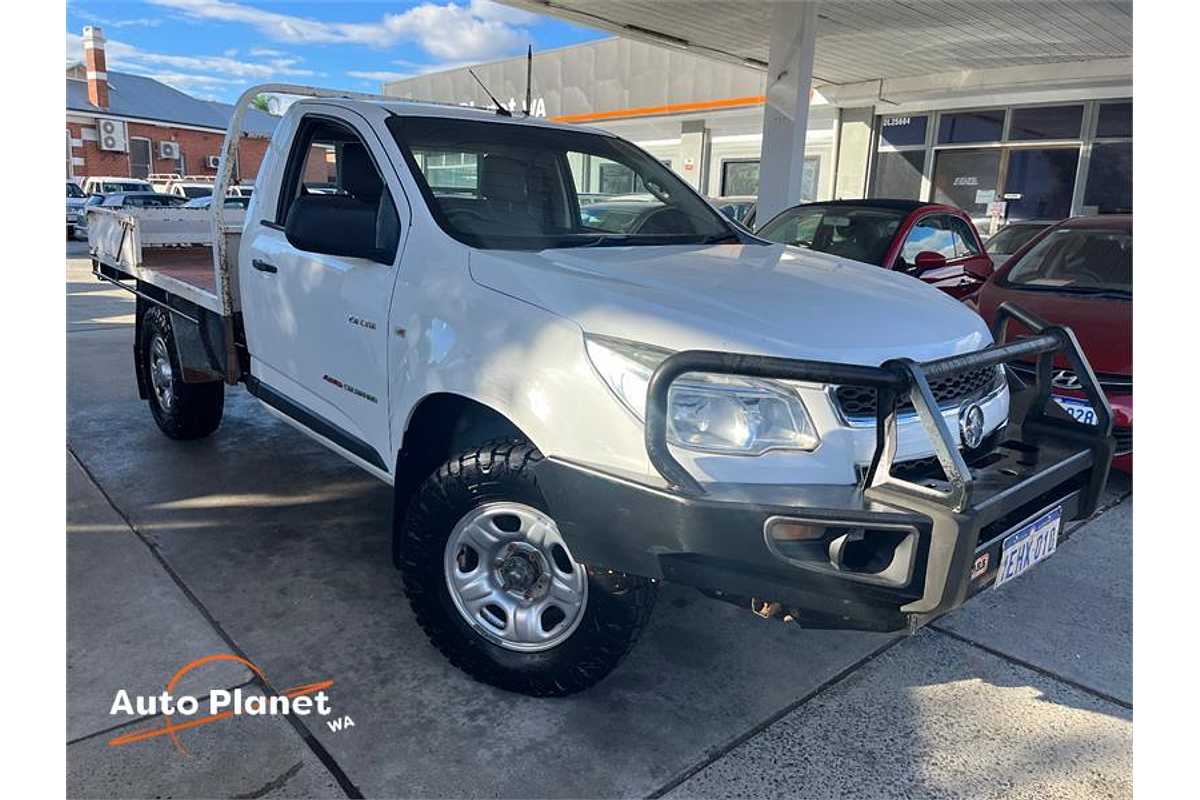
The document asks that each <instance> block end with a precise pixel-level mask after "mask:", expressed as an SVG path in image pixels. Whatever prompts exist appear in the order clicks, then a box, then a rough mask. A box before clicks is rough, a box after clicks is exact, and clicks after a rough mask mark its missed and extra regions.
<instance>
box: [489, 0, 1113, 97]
mask: <svg viewBox="0 0 1200 800" xmlns="http://www.w3.org/2000/svg"><path fill="white" fill-rule="evenodd" d="M500 2H503V3H505V4H506V5H510V6H515V7H519V8H523V9H526V10H529V11H533V12H536V13H539V14H547V15H551V16H555V17H559V18H562V19H564V20H568V21H570V22H574V23H578V24H580V25H586V26H589V27H593V28H601V29H604V30H608V31H612V32H614V33H617V34H619V35H621V36H627V37H630V38H633V39H641V40H643V41H648V42H652V43H656V44H660V45H666V46H673V47H679V48H686V49H687V50H688V51H690V52H694V53H696V54H698V55H708V56H711V57H713V58H718V59H722V60H725V61H732V62H735V63H739V64H747V65H749V66H755V67H758V68H760V69H765V68H766V64H767V59H768V50H769V40H770V29H771V14H772V9H771V4H770V3H766V2H713V1H712V0H500ZM817 20H818V21H817V34H816V53H815V56H814V61H813V84H814V86H815V87H816V88H818V89H820V87H821V86H822V85H830V84H833V85H844V84H853V83H860V82H864V81H877V80H883V79H891V78H903V77H913V76H918V75H930V74H938V73H947V72H955V71H976V70H985V69H995V68H1000V67H1018V66H1037V65H1046V64H1055V63H1064V62H1080V61H1097V60H1105V59H1122V58H1131V57H1132V55H1133V9H1132V2H1131V1H1130V0H1107V1H1102V0H1085V1H1082V2H1081V1H1080V0H1038V1H1037V2H1022V1H1021V0H1015V1H1011V2H1010V1H1007V0H1006V1H1002V2H997V0H986V1H985V2H980V1H979V0H903V1H901V0H873V1H872V2H867V1H866V0H821V1H820V2H819V3H818V5H817Z"/></svg>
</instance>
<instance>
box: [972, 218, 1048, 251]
mask: <svg viewBox="0 0 1200 800" xmlns="http://www.w3.org/2000/svg"><path fill="white" fill-rule="evenodd" d="M1047 227H1049V226H1047V225H1009V226H1008V227H1007V228H1004V229H1003V230H1002V231H1000V232H999V233H997V234H996V235H995V236H993V237H992V238H990V239H988V243H987V251H988V252H989V253H992V254H994V255H1012V254H1013V253H1015V252H1017V251H1018V250H1020V249H1021V248H1022V247H1024V246H1025V245H1026V243H1028V242H1029V240H1030V239H1032V238H1033V237H1035V236H1037V235H1038V234H1039V233H1041V232H1042V231H1044V230H1046V228H1047Z"/></svg>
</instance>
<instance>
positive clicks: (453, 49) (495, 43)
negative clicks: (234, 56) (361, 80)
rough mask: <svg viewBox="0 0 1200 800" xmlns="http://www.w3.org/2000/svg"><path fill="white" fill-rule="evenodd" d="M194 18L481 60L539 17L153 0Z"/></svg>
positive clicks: (511, 46)
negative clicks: (356, 15) (322, 15)
mask: <svg viewBox="0 0 1200 800" xmlns="http://www.w3.org/2000/svg"><path fill="white" fill-rule="evenodd" d="M150 2H152V3H154V4H156V5H160V6H166V7H169V8H173V9H175V10H177V11H179V12H180V13H182V14H184V15H185V16H189V17H192V18H196V19H205V20H215V21H220V22H236V23H242V24H246V25H250V26H252V27H254V28H255V29H256V30H258V31H259V33H261V34H262V35H264V36H267V37H268V38H270V39H273V40H275V41H280V42H291V43H296V44H358V45H365V46H368V47H380V48H382V47H391V46H394V45H396V44H398V43H399V42H402V41H408V42H414V43H416V44H417V45H418V46H420V47H421V48H422V49H424V50H425V51H426V52H428V53H429V54H430V55H433V56H435V57H437V58H441V59H456V60H458V59H468V60H482V59H488V58H496V57H498V56H502V55H506V54H508V53H512V52H516V51H517V50H519V49H520V47H521V45H522V44H524V43H525V42H527V41H528V40H529V35H528V33H527V32H525V31H523V30H521V29H519V28H516V27H513V25H523V24H528V23H530V22H532V21H533V20H535V19H536V17H534V16H533V15H530V14H527V13H526V12H517V11H514V10H512V9H507V8H504V7H503V6H498V5H496V4H495V3H491V2H487V0H472V2H471V3H470V4H469V5H460V4H458V3H453V2H448V3H445V4H437V3H433V2H427V3H423V4H421V5H419V6H416V7H414V8H410V9H408V10H407V11H404V12H401V13H396V14H385V15H383V17H382V18H381V19H379V20H377V21H374V22H327V21H323V20H318V19H313V18H311V17H298V16H294V15H291V14H281V13H279V12H276V11H269V10H267V9H263V8H258V7H254V6H247V5H242V4H240V3H236V2H230V1H229V0H150Z"/></svg>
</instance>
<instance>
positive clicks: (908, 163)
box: [871, 114, 930, 200]
mask: <svg viewBox="0 0 1200 800" xmlns="http://www.w3.org/2000/svg"><path fill="white" fill-rule="evenodd" d="M929 122H930V115H929V114H900V115H893V116H884V117H879V152H878V153H877V154H876V156H875V168H874V179H873V181H872V184H871V197H882V198H890V199H896V200H918V199H920V197H921V192H922V187H923V185H924V180H923V175H924V173H925V152H926V149H927V146H928V144H929V141H928V140H929Z"/></svg>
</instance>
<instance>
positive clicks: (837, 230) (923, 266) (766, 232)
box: [755, 200, 992, 298]
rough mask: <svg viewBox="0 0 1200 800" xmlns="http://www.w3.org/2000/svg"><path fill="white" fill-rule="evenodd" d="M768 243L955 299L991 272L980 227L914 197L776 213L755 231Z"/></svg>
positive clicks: (955, 212) (839, 202) (971, 290)
mask: <svg viewBox="0 0 1200 800" xmlns="http://www.w3.org/2000/svg"><path fill="white" fill-rule="evenodd" d="M755 233H756V235H757V236H761V237H762V238H764V239H769V240H771V241H773V242H783V243H784V244H791V245H796V246H798V247H807V248H809V249H810V250H819V251H821V252H822V253H830V254H832V255H837V256H842V257H843V258H849V259H853V260H854V261H863V262H865V263H867V264H877V265H879V266H881V267H884V268H885V269H895V270H900V271H902V272H906V273H908V274H909V275H913V276H915V277H918V278H920V279H921V280H923V281H925V282H926V283H929V284H932V285H933V286H936V287H937V288H939V289H941V290H942V291H944V292H946V293H947V294H950V295H952V296H954V297H960V298H961V297H966V296H968V295H970V294H973V293H974V292H975V291H976V290H978V288H979V286H980V284H982V283H983V282H984V281H985V280H987V277H988V276H989V275H991V273H992V259H991V257H990V256H988V254H987V252H986V251H985V250H984V247H983V240H982V239H980V237H979V231H977V230H976V229H975V225H974V224H973V223H972V222H971V218H970V217H968V216H967V215H966V214H965V213H964V212H963V211H961V210H959V209H957V208H955V207H954V206H946V205H941V204H939V203H920V202H917V201H915V200H831V201H829V202H825V203H805V204H804V205H799V206H793V207H792V208H789V209H787V210H786V211H781V212H780V213H779V214H778V215H776V216H775V218H774V219H772V220H771V221H770V222H767V223H766V224H764V225H763V226H762V227H761V228H759V229H758V230H757V231H756V232H755Z"/></svg>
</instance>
